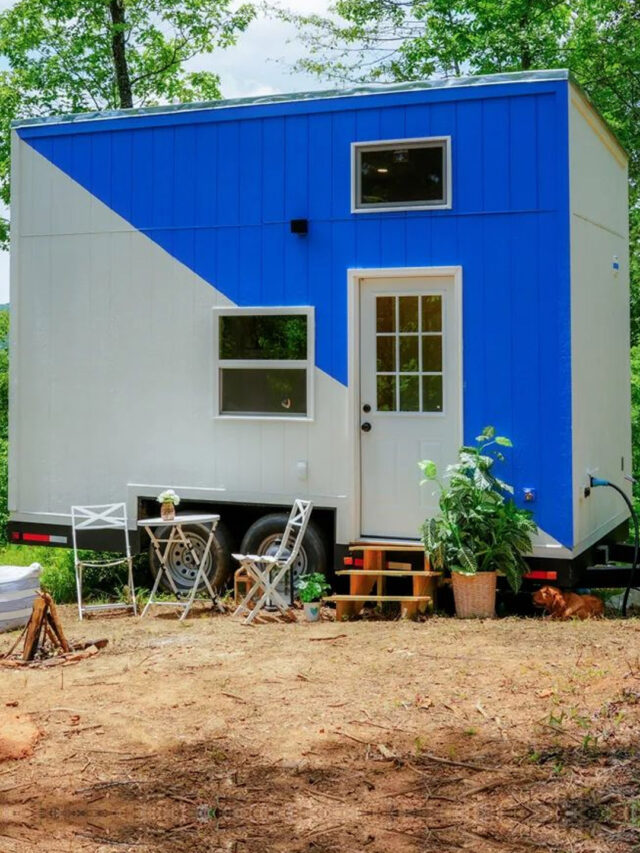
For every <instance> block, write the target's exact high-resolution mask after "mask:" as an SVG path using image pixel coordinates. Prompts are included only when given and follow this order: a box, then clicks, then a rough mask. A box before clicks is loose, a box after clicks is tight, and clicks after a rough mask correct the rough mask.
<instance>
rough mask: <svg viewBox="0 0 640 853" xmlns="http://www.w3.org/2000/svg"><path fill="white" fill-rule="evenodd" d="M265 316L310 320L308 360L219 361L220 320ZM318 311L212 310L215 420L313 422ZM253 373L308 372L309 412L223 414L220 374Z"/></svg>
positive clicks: (301, 308)
mask: <svg viewBox="0 0 640 853" xmlns="http://www.w3.org/2000/svg"><path fill="white" fill-rule="evenodd" d="M265 315H286V316H289V315H294V316H295V315H298V316H299V315H304V316H305V317H306V318H307V357H306V359H297V360H293V359H292V360H283V359H282V360H281V359H265V358H259V359H240V358H234V359H227V358H224V359H222V358H220V317H238V316H247V317H255V316H265ZM315 351H316V345H315V310H314V308H313V306H309V305H300V306H295V307H291V306H286V307H275V306H273V307H272V306H269V307H268V308H264V307H259V308H258V307H242V308H238V307H226V306H225V307H216V308H214V309H213V364H214V370H213V416H214V418H216V419H219V420H233V421H237V420H250V421H270V422H271V421H288V422H296V423H299V422H303V423H305V422H309V421H313V420H314V410H315V400H314V396H315V395H314V389H315V386H314V377H315ZM234 369H253V370H267V369H271V370H303V369H304V370H306V371H307V411H306V414H304V415H296V414H291V415H287V414H272V415H269V414H265V413H260V412H258V413H255V414H251V413H250V412H238V413H237V414H233V413H230V412H222V410H221V403H222V382H221V377H220V371H221V370H234Z"/></svg>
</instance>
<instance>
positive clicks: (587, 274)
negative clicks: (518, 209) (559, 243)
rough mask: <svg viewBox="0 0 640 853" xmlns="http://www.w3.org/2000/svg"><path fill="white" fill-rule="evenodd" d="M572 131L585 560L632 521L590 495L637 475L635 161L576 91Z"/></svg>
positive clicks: (577, 427) (576, 414) (605, 497)
mask: <svg viewBox="0 0 640 853" xmlns="http://www.w3.org/2000/svg"><path fill="white" fill-rule="evenodd" d="M569 130H570V167H571V335H572V345H571V363H572V421H573V490H574V507H575V510H574V541H575V547H576V550H577V551H580V550H583V549H584V547H586V546H587V545H588V544H590V543H591V542H593V541H596V540H597V539H598V538H600V537H602V536H603V535H605V534H606V533H607V532H608V531H609V530H611V529H612V528H613V527H615V526H616V525H617V524H618V523H620V522H621V521H622V520H623V519H624V518H625V517H626V515H627V513H626V511H625V507H624V505H623V504H622V502H621V500H620V498H619V496H618V495H616V494H615V493H614V492H612V490H609V489H603V488H598V489H595V490H594V491H593V492H592V493H591V495H590V496H589V497H587V498H585V497H584V487H585V485H587V482H588V472H589V471H591V472H594V473H597V476H599V477H602V478H604V479H609V480H611V481H612V482H614V483H616V485H618V486H624V487H625V488H626V489H627V491H628V492H629V493H630V487H629V484H628V483H626V482H625V480H624V477H623V472H622V470H621V468H622V460H623V459H624V466H625V470H626V472H627V473H630V472H631V426H630V377H629V237H628V202H627V165H626V157H625V155H624V153H623V152H622V149H621V148H620V146H619V145H618V144H617V143H616V142H615V140H614V139H613V137H612V136H611V134H610V133H609V132H608V131H607V130H606V128H605V127H604V125H603V124H602V122H601V120H600V119H599V118H598V116H597V115H596V113H595V111H594V110H593V109H592V108H591V107H590V106H589V105H588V104H587V102H586V101H585V100H584V98H583V97H582V96H581V95H580V94H579V93H578V92H577V91H576V90H575V89H572V91H571V102H570V116H569ZM614 256H615V257H617V259H618V261H619V264H620V269H619V271H618V272H616V271H615V270H614V269H613V262H614ZM550 439H551V440H553V439H552V437H550ZM636 473H637V472H636Z"/></svg>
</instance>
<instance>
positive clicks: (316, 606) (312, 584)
mask: <svg viewBox="0 0 640 853" xmlns="http://www.w3.org/2000/svg"><path fill="white" fill-rule="evenodd" d="M329 589H331V587H330V586H329V584H328V583H327V580H326V578H325V576H324V575H323V574H321V573H320V572H312V573H311V574H309V575H303V576H302V577H301V578H300V580H299V582H298V595H299V596H300V601H301V602H302V604H303V605H304V615H305V617H306V619H307V622H317V621H318V619H319V618H320V600H321V598H322V596H323V595H324V594H325V592H328V591H329Z"/></svg>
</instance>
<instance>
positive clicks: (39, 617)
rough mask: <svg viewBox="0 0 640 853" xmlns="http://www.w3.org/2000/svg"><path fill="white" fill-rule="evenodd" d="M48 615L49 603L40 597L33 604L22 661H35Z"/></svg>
mask: <svg viewBox="0 0 640 853" xmlns="http://www.w3.org/2000/svg"><path fill="white" fill-rule="evenodd" d="M46 613H47V602H46V599H45V598H44V596H42V595H38V597H37V598H36V600H35V601H34V602H33V610H32V612H31V618H30V619H29V624H28V625H27V635H26V637H25V639H24V651H23V652H22V660H33V658H34V657H35V653H36V651H37V649H38V645H39V643H40V634H41V633H42V626H43V624H44V621H45V617H46Z"/></svg>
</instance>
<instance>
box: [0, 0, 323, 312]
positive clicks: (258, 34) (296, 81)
mask: <svg viewBox="0 0 640 853" xmlns="http://www.w3.org/2000/svg"><path fill="white" fill-rule="evenodd" d="M11 5H13V0H0V10H2V9H5V8H7V7H9V6H11ZM283 5H287V6H288V8H290V9H293V10H294V11H296V12H300V13H310V12H326V11H327V7H328V6H329V0H289V2H288V3H285V4H283ZM300 53H301V47H300V45H299V44H296V43H295V30H294V29H293V27H291V26H289V25H287V24H284V23H282V22H280V21H277V20H273V19H272V20H268V19H265V18H262V19H260V20H257V21H254V22H253V23H252V24H251V25H250V27H249V29H248V30H247V31H246V32H245V33H244V34H243V35H242V36H241V37H240V39H239V40H238V43H237V44H236V45H235V46H234V47H231V48H229V49H228V50H226V51H220V52H217V53H215V54H212V55H210V56H204V57H199V58H196V59H194V60H192V61H191V63H190V67H193V68H198V69H202V70H209V71H216V73H218V74H219V75H220V77H221V81H222V94H223V96H224V97H225V98H241V97H249V96H251V95H269V94H276V93H279V92H299V91H306V90H309V89H318V88H323V87H324V88H326V83H325V84H323V83H322V82H321V81H319V80H318V79H316V78H314V77H310V76H307V75H305V74H292V73H291V70H290V68H291V66H292V65H293V63H294V62H295V60H296V59H298V58H299V57H300ZM5 302H9V253H8V252H0V303H5Z"/></svg>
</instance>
